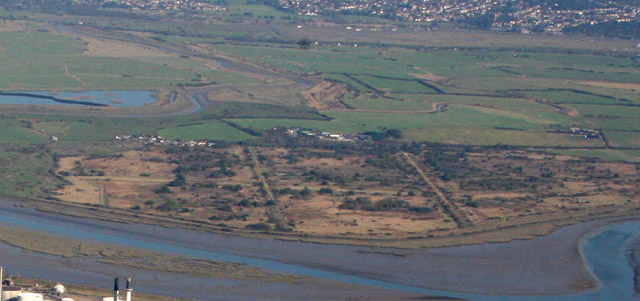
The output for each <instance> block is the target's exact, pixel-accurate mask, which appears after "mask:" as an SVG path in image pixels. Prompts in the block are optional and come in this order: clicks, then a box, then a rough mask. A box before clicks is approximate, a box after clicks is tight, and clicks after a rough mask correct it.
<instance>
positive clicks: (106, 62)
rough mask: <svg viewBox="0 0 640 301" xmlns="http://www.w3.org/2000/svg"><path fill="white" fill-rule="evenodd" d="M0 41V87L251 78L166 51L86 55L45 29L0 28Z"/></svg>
mask: <svg viewBox="0 0 640 301" xmlns="http://www.w3.org/2000/svg"><path fill="white" fill-rule="evenodd" d="M0 45H2V47H1V48H0V60H1V61H2V62H3V64H2V73H0V89H2V90H13V91H20V90H23V91H24V90H27V91H33V90H92V89H93V90H109V89H122V90H127V89H159V88H166V87H169V86H172V85H178V84H189V83H197V82H201V81H202V80H203V79H206V80H207V81H208V82H216V83H220V84H239V83H254V82H255V80H253V79H250V78H247V77H244V76H241V75H238V74H235V73H230V72H222V71H218V70H210V69H208V68H205V67H203V66H201V65H198V64H197V63H195V62H193V61H190V60H187V59H184V58H178V57H172V56H169V55H167V56H166V57H159V58H158V57H152V58H149V57H100V56H87V55H84V54H83V53H84V49H85V46H84V44H83V42H82V41H79V40H78V39H74V38H72V37H68V36H63V35H58V34H53V33H51V32H46V31H45V32H43V31H28V32H0Z"/></svg>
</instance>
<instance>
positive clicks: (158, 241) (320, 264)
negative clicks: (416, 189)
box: [0, 201, 640, 300]
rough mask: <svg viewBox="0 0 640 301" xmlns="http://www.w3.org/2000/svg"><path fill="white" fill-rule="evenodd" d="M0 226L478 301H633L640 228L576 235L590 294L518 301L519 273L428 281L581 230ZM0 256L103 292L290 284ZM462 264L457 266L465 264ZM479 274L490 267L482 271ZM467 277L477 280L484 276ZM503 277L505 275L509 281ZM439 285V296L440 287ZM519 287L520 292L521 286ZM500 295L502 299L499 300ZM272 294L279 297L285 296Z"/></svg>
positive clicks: (16, 269)
mask: <svg viewBox="0 0 640 301" xmlns="http://www.w3.org/2000/svg"><path fill="white" fill-rule="evenodd" d="M0 224H2V225H6V226H12V227H19V228H24V229H27V230H33V231H38V232H44V233H50V234H53V235H55V236H60V237H66V238H71V239H77V240H88V241H93V242H98V243H109V244H117V245H122V246H125V247H131V248H138V249H144V250H149V251H159V252H167V253H173V254H178V255H182V256H186V257H192V258H202V259H209V260H216V261H228V262H237V263H243V264H247V265H251V266H256V267H259V268H263V269H267V270H271V271H276V272H283V273H289V274H295V275H302V276H308V277H315V278H319V279H324V280H329V281H338V282H342V283H348V284H358V285H367V286H373V287H378V288H385V289H390V290H396V291H402V292H408V293H414V294H419V295H440V296H447V297H456V298H464V299H476V300H477V299H482V300H488V299H489V300H498V299H501V300H507V299H513V297H514V295H517V296H518V299H529V300H537V299H545V300H547V299H558V300H567V299H575V300H585V299H593V300H604V299H617V300H620V299H625V298H632V297H633V296H634V286H633V283H634V282H633V271H632V269H631V268H630V266H629V263H628V260H627V258H628V257H627V256H626V254H627V251H628V250H629V249H630V248H631V247H632V245H633V244H634V243H635V242H636V241H637V240H638V235H637V233H640V232H639V230H640V221H638V220H637V219H636V220H632V219H630V220H628V221H626V222H623V223H602V225H603V227H601V228H599V229H598V230H596V231H591V232H589V233H590V234H589V235H587V236H585V237H584V239H583V240H582V248H581V249H582V253H583V254H584V256H585V261H586V262H587V264H588V267H589V269H588V270H590V271H592V272H593V274H594V275H595V278H597V279H598V283H599V285H598V286H597V288H595V289H593V290H589V291H582V292H569V293H568V294H562V293H560V294H556V295H548V294H544V295H545V296H527V297H524V296H521V295H522V292H521V291H519V290H518V285H517V284H519V285H520V286H526V285H536V283H527V282H526V279H527V277H529V276H527V275H526V273H520V272H517V274H525V275H524V276H522V277H523V278H522V279H514V280H513V281H515V282H516V285H514V286H513V287H511V286H509V284H508V282H509V280H504V279H502V278H501V277H505V276H500V275H498V274H496V276H495V277H496V279H490V278H491V276H489V279H483V280H482V281H484V282H482V283H480V282H479V283H478V286H486V285H487V283H489V284H490V283H491V282H492V281H494V282H498V281H505V282H507V285H506V286H505V287H504V290H501V289H500V286H498V292H491V290H488V294H487V293H482V294H481V292H480V293H460V292H457V291H467V292H469V291H473V290H469V289H468V287H470V286H471V287H473V286H474V285H475V283H474V282H473V281H476V280H473V279H471V278H470V279H471V280H469V281H470V282H467V281H465V280H464V279H465V276H464V275H459V276H458V275H456V278H457V279H460V280H461V282H460V283H458V285H456V284H455V283H454V284H449V285H447V286H440V285H439V284H438V282H437V279H433V278H430V276H429V275H430V274H435V275H437V274H438V273H439V271H438V270H437V267H438V266H441V265H442V264H444V263H446V262H447V260H446V259H447V258H454V259H455V260H456V261H457V259H456V258H462V257H456V256H460V254H464V253H465V252H471V254H484V253H483V252H484V251H486V250H489V251H490V252H493V253H495V251H494V250H493V249H494V248H507V249H509V248H511V250H517V249H518V247H519V246H524V247H526V249H531V248H529V247H527V246H526V245H527V244H531V243H536V240H540V241H542V243H544V240H545V239H560V240H561V239H562V236H563V235H568V234H567V233H569V234H570V233H572V231H573V232H575V231H576V230H575V229H579V228H580V227H582V226H583V225H582V224H580V225H574V226H568V227H564V228H562V229H560V230H558V231H556V232H554V233H553V234H551V235H549V236H548V237H551V238H547V236H545V237H541V238H536V239H533V240H529V241H515V242H511V243H506V244H484V245H478V246H468V247H466V246H463V247H451V248H442V249H435V250H401V249H382V248H369V247H354V246H342V245H319V244H310V243H302V242H285V241H279V240H257V239H250V238H242V237H237V236H233V235H223V234H212V233H205V232H199V231H195V230H187V229H176V228H164V227H159V226H151V225H143V224H123V223H112V222H107V221H100V220H94V219H87V218H76V217H69V216H62V215H56V214H50V213H44V212H39V211H36V210H34V209H31V208H23V207H17V206H14V205H13V204H12V203H10V202H4V201H0ZM572 227H573V228H572ZM554 236H555V238H554ZM510 244H511V245H510ZM513 245H515V249H513V248H512V247H513ZM509 252H511V251H509ZM498 253H499V252H498ZM0 254H2V257H3V258H4V259H3V260H1V261H2V262H1V265H3V266H4V268H5V270H6V271H7V272H9V273H11V274H15V275H21V276H24V277H33V278H40V279H50V280H57V281H64V282H67V283H77V284H86V285H92V286H104V287H107V286H108V285H107V284H108V283H110V281H112V280H111V278H112V277H113V276H114V275H119V276H125V275H128V276H131V277H134V278H135V279H136V280H137V281H136V290H137V291H140V292H149V293H156V294H164V295H172V296H182V297H187V298H196V299H211V298H213V297H212V296H216V297H217V298H222V299H242V298H233V297H234V295H231V294H230V291H229V290H227V291H226V292H225V290H224V289H221V288H225V287H227V288H229V287H235V288H237V287H243V288H246V289H250V290H253V291H255V293H256V294H258V295H259V294H261V293H262V292H273V291H276V290H281V291H286V290H287V289H291V287H287V284H277V283H257V282H254V281H251V280H229V279H208V278H198V277H195V276H186V275H176V274H170V273H159V272H153V271H144V270H131V269H127V268H122V267H116V266H113V265H108V264H101V263H98V262H96V261H94V260H92V259H63V258H58V257H54V256H48V255H43V254H37V253H33V252H28V251H23V250H20V249H17V248H14V247H11V246H8V245H5V244H0ZM389 254H394V255H389ZM398 255H402V256H398ZM511 256H516V257H514V258H515V259H516V260H517V256H518V254H512V255H511ZM527 256H529V255H527ZM434 258H435V259H434ZM436 259H438V260H439V259H442V262H440V263H438V262H434V261H437V260H436ZM462 260H463V261H464V258H463V259H462ZM487 268H489V269H490V267H487ZM474 269H477V268H474ZM452 270H456V269H455V268H453V269H452ZM463 270H464V269H463ZM474 272H475V273H482V272H483V271H474ZM485 276H487V275H485ZM484 278H487V277H484ZM509 278H513V277H511V276H509ZM515 278H518V277H515ZM549 278H553V277H549ZM523 279H524V280H523ZM431 280H433V281H431ZM443 287H444V289H442V290H440V288H443ZM430 288H438V290H435V289H430ZM524 288H525V289H526V287H524ZM520 289H522V288H520ZM221 291H222V293H221ZM524 291H526V290H524ZM499 292H504V295H503V294H501V293H499ZM220 294H222V295H220ZM225 294H228V295H225ZM280 296H286V293H285V294H281V295H280ZM303 296H304V295H303ZM283 298H284V297H283ZM248 299H255V298H248Z"/></svg>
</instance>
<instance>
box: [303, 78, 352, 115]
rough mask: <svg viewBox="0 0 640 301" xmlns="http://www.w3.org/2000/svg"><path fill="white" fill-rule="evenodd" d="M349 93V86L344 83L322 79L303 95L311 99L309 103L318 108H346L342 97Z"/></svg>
mask: <svg viewBox="0 0 640 301" xmlns="http://www.w3.org/2000/svg"><path fill="white" fill-rule="evenodd" d="M346 93H347V86H346V85H345V84H342V83H334V82H329V81H322V82H321V83H319V84H317V85H315V86H313V87H312V88H311V89H309V90H307V91H303V92H302V93H301V94H302V96H303V97H304V98H305V99H306V100H308V101H309V103H308V105H309V106H311V107H314V108H316V109H318V110H326V109H333V108H344V106H343V105H342V104H341V103H340V99H341V98H342V97H343V96H344V95H345V94H346Z"/></svg>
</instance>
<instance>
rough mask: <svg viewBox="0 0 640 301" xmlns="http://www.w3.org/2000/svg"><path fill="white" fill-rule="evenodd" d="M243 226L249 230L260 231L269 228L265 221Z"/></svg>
mask: <svg viewBox="0 0 640 301" xmlns="http://www.w3.org/2000/svg"><path fill="white" fill-rule="evenodd" d="M245 228H247V229H249V230H260V231H268V230H271V226H269V225H268V224H265V223H255V224H248V225H247V226H246V227H245Z"/></svg>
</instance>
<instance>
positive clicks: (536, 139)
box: [405, 129, 603, 147]
mask: <svg viewBox="0 0 640 301" xmlns="http://www.w3.org/2000/svg"><path fill="white" fill-rule="evenodd" d="M405 137H406V139H408V140H419V141H431V142H438V143H444V144H462V145H500V144H502V143H503V141H509V143H510V145H518V146H552V147H557V146H560V147H603V144H602V142H601V141H600V140H598V139H585V138H583V137H582V136H572V135H568V134H558V133H546V132H532V131H512V130H488V129H480V130H479V129H438V130H431V129H429V130H423V129H420V130H408V131H406V132H405Z"/></svg>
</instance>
